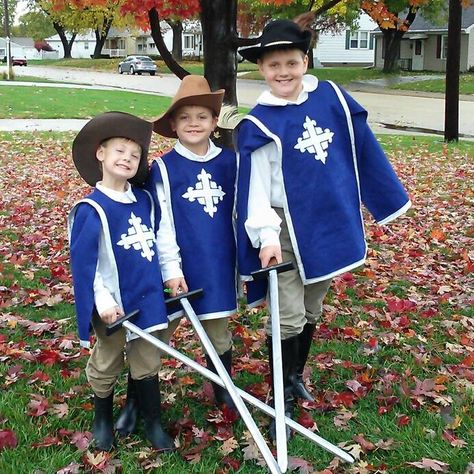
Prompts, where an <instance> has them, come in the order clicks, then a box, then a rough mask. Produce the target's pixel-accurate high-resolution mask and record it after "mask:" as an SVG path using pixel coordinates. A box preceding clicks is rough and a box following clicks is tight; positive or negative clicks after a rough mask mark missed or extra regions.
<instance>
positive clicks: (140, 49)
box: [137, 43, 143, 51]
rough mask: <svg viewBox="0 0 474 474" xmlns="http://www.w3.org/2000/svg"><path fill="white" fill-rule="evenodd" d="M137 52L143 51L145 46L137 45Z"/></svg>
mask: <svg viewBox="0 0 474 474" xmlns="http://www.w3.org/2000/svg"><path fill="white" fill-rule="evenodd" d="M137 51H143V45H142V44H140V43H138V44H137Z"/></svg>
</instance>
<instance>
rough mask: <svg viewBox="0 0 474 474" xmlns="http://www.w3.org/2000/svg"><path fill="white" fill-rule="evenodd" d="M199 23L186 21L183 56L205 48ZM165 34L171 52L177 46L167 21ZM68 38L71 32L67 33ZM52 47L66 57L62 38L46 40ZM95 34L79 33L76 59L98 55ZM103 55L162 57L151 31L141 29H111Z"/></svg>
mask: <svg viewBox="0 0 474 474" xmlns="http://www.w3.org/2000/svg"><path fill="white" fill-rule="evenodd" d="M196 23H199V22H195V21H184V22H183V27H184V28H183V34H182V40H183V56H198V55H199V52H200V45H201V27H200V25H199V27H196ZM161 31H162V34H163V39H164V42H165V44H166V47H167V48H168V50H169V51H171V49H172V47H173V31H172V30H171V27H170V26H169V25H168V24H167V23H166V22H164V21H162V22H161ZM66 36H67V38H68V39H70V38H71V34H70V33H66ZM46 41H47V42H48V43H49V44H50V45H51V47H52V48H53V49H54V50H55V51H57V52H58V54H59V57H60V58H62V57H64V48H63V45H62V43H61V39H60V38H59V35H54V36H51V37H50V38H46ZM95 43H96V41H95V34H94V31H93V30H90V31H89V32H87V33H84V34H78V35H77V36H76V38H75V40H74V42H73V44H72V50H71V56H72V57H73V58H90V57H91V55H92V54H93V53H94V48H95ZM102 54H106V55H107V54H108V55H109V56H110V57H125V56H128V55H130V54H146V55H149V54H152V55H157V54H159V52H158V49H157V47H156V45H155V42H154V41H153V38H152V37H151V35H150V33H149V32H144V31H141V30H131V29H124V30H119V29H117V28H113V27H112V28H110V30H109V34H108V35H107V39H106V40H105V44H104V47H103V48H102Z"/></svg>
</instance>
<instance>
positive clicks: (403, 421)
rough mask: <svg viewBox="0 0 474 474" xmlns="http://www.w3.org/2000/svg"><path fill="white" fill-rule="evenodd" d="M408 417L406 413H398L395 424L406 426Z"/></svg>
mask: <svg viewBox="0 0 474 474" xmlns="http://www.w3.org/2000/svg"><path fill="white" fill-rule="evenodd" d="M410 421H411V420H410V417H409V416H408V415H400V416H399V417H398V421H397V425H398V426H407V425H408V424H409V423H410Z"/></svg>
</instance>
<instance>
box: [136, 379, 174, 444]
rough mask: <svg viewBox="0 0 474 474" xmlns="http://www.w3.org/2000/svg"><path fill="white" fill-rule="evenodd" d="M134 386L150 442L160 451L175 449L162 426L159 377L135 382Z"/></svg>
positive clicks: (146, 434)
mask: <svg viewBox="0 0 474 474" xmlns="http://www.w3.org/2000/svg"><path fill="white" fill-rule="evenodd" d="M134 385H135V389H136V393H137V399H138V407H139V412H140V415H141V417H142V418H143V421H144V424H145V436H146V437H147V439H148V441H150V443H151V445H152V446H153V447H154V448H155V449H159V450H160V451H169V450H172V449H175V446H174V443H173V440H172V439H171V437H170V436H169V434H168V433H167V432H166V431H165V430H164V429H163V427H162V426H161V396H160V382H159V380H158V377H149V378H147V379H142V380H134Z"/></svg>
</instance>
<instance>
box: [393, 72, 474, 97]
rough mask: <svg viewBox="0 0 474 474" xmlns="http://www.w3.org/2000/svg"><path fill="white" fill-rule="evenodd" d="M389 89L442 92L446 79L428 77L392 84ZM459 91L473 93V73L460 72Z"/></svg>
mask: <svg viewBox="0 0 474 474" xmlns="http://www.w3.org/2000/svg"><path fill="white" fill-rule="evenodd" d="M391 89H400V90H411V91H422V92H441V93H444V92H445V89H446V81H445V80H444V78H443V79H428V80H426V81H418V82H410V83H409V84H398V85H394V86H392V87H391ZM459 93H460V94H474V73H465V74H461V76H460V78H459Z"/></svg>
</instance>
